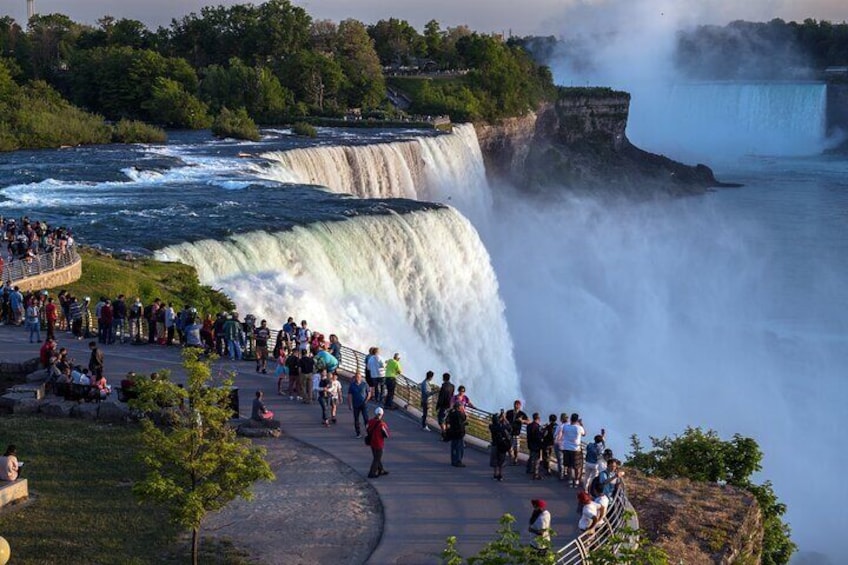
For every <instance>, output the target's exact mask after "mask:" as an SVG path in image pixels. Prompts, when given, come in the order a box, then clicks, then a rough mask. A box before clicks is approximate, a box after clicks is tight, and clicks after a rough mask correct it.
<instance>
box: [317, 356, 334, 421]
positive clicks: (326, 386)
mask: <svg viewBox="0 0 848 565" xmlns="http://www.w3.org/2000/svg"><path fill="white" fill-rule="evenodd" d="M330 386H331V383H330V378H329V377H328V376H327V370H326V369H324V370H322V371H321V374H320V380H319V381H318V404H320V405H321V424H322V425H323V426H324V427H325V428H329V427H330Z"/></svg>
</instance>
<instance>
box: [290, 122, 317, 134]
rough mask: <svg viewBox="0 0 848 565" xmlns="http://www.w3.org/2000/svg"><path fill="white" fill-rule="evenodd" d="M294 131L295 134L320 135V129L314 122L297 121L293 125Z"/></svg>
mask: <svg viewBox="0 0 848 565" xmlns="http://www.w3.org/2000/svg"><path fill="white" fill-rule="evenodd" d="M292 133H294V134H295V135H302V136H304V137H316V136H317V135H318V130H316V129H315V126H313V125H312V124H308V123H306V122H297V123H295V124H294V125H293V126H292Z"/></svg>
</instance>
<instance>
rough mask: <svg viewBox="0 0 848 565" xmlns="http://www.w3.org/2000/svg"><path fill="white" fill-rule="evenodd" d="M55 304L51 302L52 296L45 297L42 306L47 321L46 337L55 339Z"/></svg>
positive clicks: (56, 314) (56, 315)
mask: <svg viewBox="0 0 848 565" xmlns="http://www.w3.org/2000/svg"><path fill="white" fill-rule="evenodd" d="M58 310H59V309H58V308H57V307H56V304H54V302H53V297H52V296H51V297H49V298H48V299H47V305H46V306H45V307H44V319H45V320H46V321H47V339H54V340H55V339H56V321H57V320H58V319H59V312H58Z"/></svg>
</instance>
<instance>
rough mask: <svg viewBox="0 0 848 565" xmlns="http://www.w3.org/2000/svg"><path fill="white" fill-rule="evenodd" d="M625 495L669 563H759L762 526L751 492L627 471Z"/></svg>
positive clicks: (760, 516) (692, 564) (695, 564)
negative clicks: (666, 556)
mask: <svg viewBox="0 0 848 565" xmlns="http://www.w3.org/2000/svg"><path fill="white" fill-rule="evenodd" d="M627 495H628V498H629V499H630V502H631V503H632V504H633V507H634V508H635V509H636V513H637V514H638V516H639V525H640V527H641V528H642V529H643V530H644V531H645V532H646V533H647V535H648V537H649V538H650V539H651V541H653V542H654V543H655V544H656V545H658V546H659V547H660V548H662V549H663V550H664V551H665V552H666V553H667V554H668V555H669V557H670V558H671V559H670V561H671V562H672V563H687V564H689V565H697V564H708V563H716V564H721V565H729V564H731V563H739V564H747V563H759V562H760V555H761V553H762V545H763V524H762V515H761V513H760V509H759V506H758V505H757V502H756V500H755V499H754V497H753V495H751V494H750V493H749V492H747V491H744V490H741V489H737V488H735V487H730V486H720V485H717V484H711V483H698V482H693V481H690V480H687V479H676V480H663V479H655V478H650V477H645V476H644V475H642V474H641V473H639V472H638V471H635V470H633V469H628V470H627Z"/></svg>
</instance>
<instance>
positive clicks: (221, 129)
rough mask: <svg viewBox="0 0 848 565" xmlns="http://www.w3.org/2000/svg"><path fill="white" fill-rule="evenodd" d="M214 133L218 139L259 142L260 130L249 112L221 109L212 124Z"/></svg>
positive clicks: (241, 109) (240, 109)
mask: <svg viewBox="0 0 848 565" xmlns="http://www.w3.org/2000/svg"><path fill="white" fill-rule="evenodd" d="M212 133H213V134H215V136H217V137H232V138H234V139H248V140H250V141H259V140H260V139H261V138H262V136H261V135H259V128H258V127H256V122H254V121H253V120H252V119H251V117H250V116H248V115H247V110H245V109H244V108H239V109H238V110H236V111H232V110H228V109H227V108H221V112H220V113H219V114H218V116H217V117H216V118H215V122H214V123H213V124H212Z"/></svg>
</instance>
